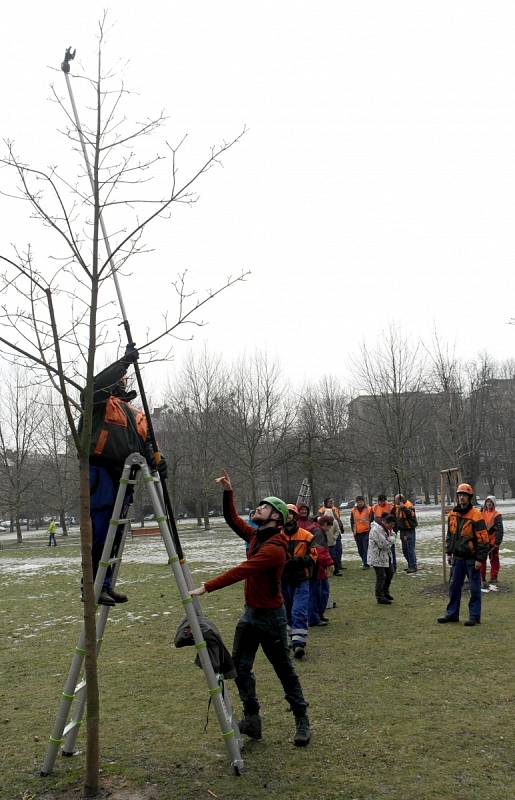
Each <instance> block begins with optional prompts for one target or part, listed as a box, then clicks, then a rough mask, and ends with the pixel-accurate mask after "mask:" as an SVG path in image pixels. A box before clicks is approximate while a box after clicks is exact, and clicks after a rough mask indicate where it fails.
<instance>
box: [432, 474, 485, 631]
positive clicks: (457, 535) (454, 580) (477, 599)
mask: <svg viewBox="0 0 515 800" xmlns="http://www.w3.org/2000/svg"><path fill="white" fill-rule="evenodd" d="M456 497H457V500H458V503H457V505H456V506H455V507H454V508H453V509H452V511H450V512H449V514H448V517H447V537H446V542H445V544H446V550H447V561H448V563H449V564H452V569H451V578H450V581H449V602H448V604H447V610H446V613H445V614H444V616H443V617H439V618H438V622H440V623H446V622H459V618H460V601H461V590H462V587H463V582H464V580H465V577H467V578H468V581H469V585H470V601H469V619H468V620H467V621H466V622H465V625H467V626H473V625H479V623H480V622H481V564H482V563H483V561H486V558H487V556H488V550H489V546H490V544H489V541H488V531H487V529H486V525H485V521H484V519H483V517H482V516H481V512H480V511H479V509H478V508H474V506H473V505H472V498H473V497H474V490H473V488H472V486H470V484H468V483H460V485H459V486H458V489H457V491H456Z"/></svg>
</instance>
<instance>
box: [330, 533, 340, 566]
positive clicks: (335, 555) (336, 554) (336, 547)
mask: <svg viewBox="0 0 515 800" xmlns="http://www.w3.org/2000/svg"><path fill="white" fill-rule="evenodd" d="M329 552H330V553H331V558H332V559H333V561H334V571H335V572H341V569H342V553H343V547H342V535H341V533H339V534H338V536H337V537H336V542H335V544H333V545H331V546H330V548H329Z"/></svg>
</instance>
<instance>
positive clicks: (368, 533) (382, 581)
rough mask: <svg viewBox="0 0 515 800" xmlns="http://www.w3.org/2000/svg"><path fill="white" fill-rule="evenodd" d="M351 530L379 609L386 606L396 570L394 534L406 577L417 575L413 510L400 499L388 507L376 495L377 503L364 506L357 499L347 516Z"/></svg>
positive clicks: (402, 496) (388, 504) (384, 500)
mask: <svg viewBox="0 0 515 800" xmlns="http://www.w3.org/2000/svg"><path fill="white" fill-rule="evenodd" d="M350 522H351V530H352V533H353V535H354V540H355V542H356V546H357V548H358V553H359V556H360V558H361V561H362V569H370V567H373V568H374V571H375V574H376V583H375V596H376V600H377V602H378V603H379V604H380V605H390V604H391V602H392V601H393V597H392V595H391V594H390V584H391V581H392V578H393V575H394V573H395V571H396V569H397V555H396V550H395V539H396V534H397V533H398V534H399V535H400V539H401V545H402V553H403V555H404V558H405V559H406V563H407V565H408V566H407V567H406V570H405V571H406V572H407V573H414V572H417V556H416V528H417V525H418V522H417V515H416V513H415V508H414V506H413V503H412V502H411V501H410V500H406V499H405V498H404V495H402V494H397V495H395V498H394V502H393V503H390V502H389V501H388V500H387V498H386V495H384V494H380V495H378V498H377V503H375V504H374V505H367V504H366V503H365V498H364V497H363V496H362V495H358V496H357V497H356V500H355V504H354V506H353V508H352V509H351V513H350Z"/></svg>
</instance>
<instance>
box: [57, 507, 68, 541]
mask: <svg viewBox="0 0 515 800" xmlns="http://www.w3.org/2000/svg"><path fill="white" fill-rule="evenodd" d="M59 522H60V523H61V530H62V532H63V533H62V535H63V536H68V528H67V527H66V516H65V513H64V510H63V509H61V511H60V512H59Z"/></svg>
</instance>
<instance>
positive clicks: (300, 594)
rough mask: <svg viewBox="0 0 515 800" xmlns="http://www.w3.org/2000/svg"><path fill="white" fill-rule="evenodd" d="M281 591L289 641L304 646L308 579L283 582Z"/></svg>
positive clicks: (306, 632) (307, 614)
mask: <svg viewBox="0 0 515 800" xmlns="http://www.w3.org/2000/svg"><path fill="white" fill-rule="evenodd" d="M281 592H282V595H283V599H284V608H285V609H286V617H287V619H288V633H289V635H290V638H291V643H292V645H293V646H294V647H295V645H296V644H297V645H299V644H300V645H302V646H305V644H306V641H307V638H308V616H309V580H308V579H307V578H306V580H305V581H301V583H299V584H291V583H283V584H282V586H281Z"/></svg>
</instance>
